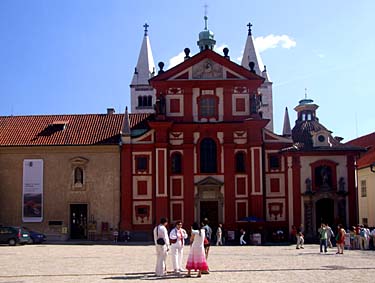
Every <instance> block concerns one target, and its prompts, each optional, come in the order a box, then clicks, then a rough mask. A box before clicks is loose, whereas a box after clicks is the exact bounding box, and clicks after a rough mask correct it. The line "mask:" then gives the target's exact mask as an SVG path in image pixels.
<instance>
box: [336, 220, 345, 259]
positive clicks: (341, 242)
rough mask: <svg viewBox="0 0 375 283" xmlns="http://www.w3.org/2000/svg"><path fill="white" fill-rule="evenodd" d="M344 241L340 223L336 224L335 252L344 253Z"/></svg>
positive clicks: (343, 231)
mask: <svg viewBox="0 0 375 283" xmlns="http://www.w3.org/2000/svg"><path fill="white" fill-rule="evenodd" d="M344 243H345V230H344V229H343V228H342V225H341V224H339V225H338V226H337V235H336V246H337V253H336V254H343V253H344Z"/></svg>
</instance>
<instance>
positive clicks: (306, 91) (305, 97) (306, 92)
mask: <svg viewBox="0 0 375 283" xmlns="http://www.w3.org/2000/svg"><path fill="white" fill-rule="evenodd" d="M305 99H307V88H305Z"/></svg>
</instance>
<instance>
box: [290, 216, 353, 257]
mask: <svg viewBox="0 0 375 283" xmlns="http://www.w3.org/2000/svg"><path fill="white" fill-rule="evenodd" d="M345 234H346V232H345V229H344V228H343V226H342V224H339V225H337V234H336V236H335V233H334V232H333V230H332V228H331V227H330V226H329V225H328V224H325V223H322V224H321V225H320V228H319V229H318V235H319V243H320V253H323V252H324V253H327V248H328V247H329V248H332V247H333V244H332V240H331V239H332V238H335V240H336V247H337V252H336V254H343V253H344V245H345ZM291 235H292V238H293V239H295V241H296V249H303V248H304V247H303V245H304V243H305V239H304V237H305V236H304V227H303V224H301V225H300V226H299V227H298V228H297V227H296V226H294V225H293V226H292V233H291Z"/></svg>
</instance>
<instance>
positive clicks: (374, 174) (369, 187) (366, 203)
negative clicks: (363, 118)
mask: <svg viewBox="0 0 375 283" xmlns="http://www.w3.org/2000/svg"><path fill="white" fill-rule="evenodd" d="M348 144H351V145H356V146H363V147H366V148H367V152H365V153H364V154H362V155H361V157H360V158H359V159H358V161H357V173H356V174H357V187H358V221H359V222H360V223H362V224H366V225H368V226H369V227H375V132H374V133H371V134H368V135H365V136H362V137H359V138H357V139H355V140H352V141H350V142H348Z"/></svg>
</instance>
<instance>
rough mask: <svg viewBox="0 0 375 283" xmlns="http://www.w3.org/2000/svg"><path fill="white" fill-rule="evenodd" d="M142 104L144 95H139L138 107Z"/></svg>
mask: <svg viewBox="0 0 375 283" xmlns="http://www.w3.org/2000/svg"><path fill="white" fill-rule="evenodd" d="M141 106H142V96H138V107H141Z"/></svg>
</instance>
